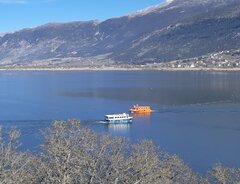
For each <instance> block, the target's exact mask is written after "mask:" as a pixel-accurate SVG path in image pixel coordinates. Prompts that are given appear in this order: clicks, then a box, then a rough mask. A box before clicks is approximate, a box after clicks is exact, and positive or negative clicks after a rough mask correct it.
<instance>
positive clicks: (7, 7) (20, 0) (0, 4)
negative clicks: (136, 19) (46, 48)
mask: <svg viewBox="0 0 240 184" xmlns="http://www.w3.org/2000/svg"><path fill="white" fill-rule="evenodd" d="M163 1H164V0H0V33H4V32H13V31H16V30H19V29H23V28H30V27H36V26H39V25H42V24H45V23H49V22H70V21H86V20H106V19H108V18H111V17H118V16H122V15H126V14H129V13H133V12H135V11H137V10H141V9H144V8H146V7H148V6H152V5H155V4H159V3H161V2H163Z"/></svg>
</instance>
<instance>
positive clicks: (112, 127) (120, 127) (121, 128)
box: [106, 123, 131, 133]
mask: <svg viewBox="0 0 240 184" xmlns="http://www.w3.org/2000/svg"><path fill="white" fill-rule="evenodd" d="M130 125H131V124H129V123H126V124H108V125H106V126H107V128H108V130H109V132H122V133H126V132H128V131H129V128H130Z"/></svg>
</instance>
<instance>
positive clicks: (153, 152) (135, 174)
mask: <svg viewBox="0 0 240 184" xmlns="http://www.w3.org/2000/svg"><path fill="white" fill-rule="evenodd" d="M19 136H20V132H19V131H17V130H16V129H12V130H11V131H10V132H9V133H8V139H7V141H4V140H3V138H2V136H0V183H1V184H13V183H14V184H20V183H21V184H33V183H34V184H40V183H41V184H100V183H101V184H111V183H112V184H148V183H149V184H171V183H177V184H192V183H203V184H205V183H206V184H207V183H219V184H228V183H229V184H235V183H238V182H239V181H240V170H239V169H231V168H226V167H223V166H221V165H216V166H215V167H214V168H213V169H212V171H210V172H209V175H208V176H206V177H201V176H199V175H197V174H196V173H194V172H193V171H192V170H191V169H190V168H189V167H188V166H187V165H185V164H184V163H183V161H182V160H181V159H179V158H178V157H177V156H175V155H169V154H167V153H165V152H162V151H160V150H159V149H157V148H156V147H154V145H153V143H152V142H151V141H146V140H143V141H141V142H140V143H138V144H133V145H132V144H130V143H129V142H128V141H127V140H126V139H124V138H115V137H110V136H107V135H99V134H96V133H94V132H93V131H91V130H90V129H87V128H81V126H80V122H78V121H75V120H71V121H56V122H54V123H53V124H52V126H51V127H50V128H48V129H47V131H46V132H45V133H44V139H45V141H44V144H43V145H42V146H41V150H42V151H41V153H39V154H38V155H34V154H32V153H28V152H19V151H17V149H18V147H19V145H20V144H19V143H18V138H19Z"/></svg>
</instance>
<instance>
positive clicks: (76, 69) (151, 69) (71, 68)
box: [0, 66, 240, 72]
mask: <svg viewBox="0 0 240 184" xmlns="http://www.w3.org/2000/svg"><path fill="white" fill-rule="evenodd" d="M0 71H221V72H224V71H226V72H228V71H240V68H147V67H132V66H131V67H69V68H64V67H55V68H40V67H39V68H37V67H36V68H33V67H24V68H0Z"/></svg>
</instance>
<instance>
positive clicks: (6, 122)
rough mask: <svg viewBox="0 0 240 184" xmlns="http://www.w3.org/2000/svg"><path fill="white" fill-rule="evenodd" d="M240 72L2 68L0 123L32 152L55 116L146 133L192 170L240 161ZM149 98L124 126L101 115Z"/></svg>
mask: <svg viewBox="0 0 240 184" xmlns="http://www.w3.org/2000/svg"><path fill="white" fill-rule="evenodd" d="M239 79H240V72H180V71H179V72H177V71H175V72H168V71H1V72H0V125H1V126H2V127H3V128H4V130H7V129H9V128H10V127H12V126H16V127H17V128H19V129H20V130H21V131H22V138H21V141H22V142H23V147H22V149H29V150H33V151H36V150H38V149H39V144H40V143H41V131H40V130H44V129H45V128H46V127H49V125H50V124H51V122H52V121H53V120H66V119H79V120H81V121H83V124H84V126H85V125H86V126H89V127H90V128H91V129H93V130H95V131H96V132H100V133H102V132H106V133H109V134H112V135H113V136H125V137H127V138H129V139H130V140H131V141H132V142H135V141H138V140H141V139H151V140H153V141H154V143H155V144H156V145H158V146H160V147H161V148H162V149H163V150H165V151H167V152H169V153H172V154H177V155H179V156H180V157H181V158H182V159H183V160H184V161H185V162H186V163H187V164H188V165H189V166H191V167H192V168H193V169H194V170H195V171H198V172H201V173H205V172H206V171H207V170H208V169H209V168H210V167H211V166H212V165H213V164H215V163H218V162H221V163H223V164H225V165H227V166H231V167H240V158H239V155H240V144H239V140H240V80H239ZM134 104H139V105H151V107H152V109H153V110H154V112H153V113H151V114H150V115H146V116H134V120H133V123H132V124H129V125H115V126H114V125H111V126H107V125H102V124H98V123H97V122H99V121H101V120H103V119H104V115H105V114H112V113H123V112H128V109H129V108H130V107H131V106H132V105H134Z"/></svg>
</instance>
